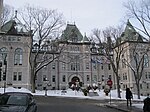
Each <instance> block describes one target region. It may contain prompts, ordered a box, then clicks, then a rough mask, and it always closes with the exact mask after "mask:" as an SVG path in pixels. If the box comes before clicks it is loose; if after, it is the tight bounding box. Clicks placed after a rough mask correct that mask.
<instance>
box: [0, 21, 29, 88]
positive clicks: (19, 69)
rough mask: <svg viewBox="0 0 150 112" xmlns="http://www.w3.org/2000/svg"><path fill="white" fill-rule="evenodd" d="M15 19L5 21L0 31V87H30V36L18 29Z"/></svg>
mask: <svg viewBox="0 0 150 112" xmlns="http://www.w3.org/2000/svg"><path fill="white" fill-rule="evenodd" d="M14 24H15V25H14ZM18 29H20V26H19V27H18V26H17V25H16V21H15V20H11V21H9V22H7V23H6V24H5V25H4V26H2V29H1V31H0V62H1V63H2V67H1V72H0V87H3V86H4V84H6V87H8V86H12V87H15V88H21V87H24V88H27V89H30V87H31V84H30V65H29V54H30V48H29V45H30V44H31V38H30V36H29V35H28V34H27V32H22V31H23V30H21V31H19V30H18Z"/></svg>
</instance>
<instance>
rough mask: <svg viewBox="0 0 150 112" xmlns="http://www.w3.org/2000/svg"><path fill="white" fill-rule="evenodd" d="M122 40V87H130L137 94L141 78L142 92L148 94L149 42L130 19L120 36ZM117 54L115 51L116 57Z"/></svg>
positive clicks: (149, 84) (120, 71)
mask: <svg viewBox="0 0 150 112" xmlns="http://www.w3.org/2000/svg"><path fill="white" fill-rule="evenodd" d="M120 42H121V43H120V45H118V46H119V47H123V51H122V54H121V58H120V66H119V76H120V87H121V89H122V90H125V89H126V88H127V87H128V88H130V89H131V90H132V91H133V93H136V94H137V86H136V81H137V80H138V79H140V81H139V89H140V94H141V95H147V94H148V93H149V88H150V72H149V70H150V65H149V64H150V63H149V59H150V50H149V45H150V44H149V42H148V41H144V38H143V36H142V35H140V34H139V33H138V32H137V31H136V30H135V29H134V27H133V26H132V25H131V23H130V22H129V21H128V22H127V25H126V27H125V30H124V32H123V33H122V35H121V37H120ZM115 55H116V54H115V53H114V57H115ZM142 70H143V71H142ZM134 72H135V74H136V75H135V74H134ZM140 73H141V74H140ZM114 79H115V78H114ZM114 82H115V83H116V81H114Z"/></svg>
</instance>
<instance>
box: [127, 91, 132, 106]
mask: <svg viewBox="0 0 150 112" xmlns="http://www.w3.org/2000/svg"><path fill="white" fill-rule="evenodd" d="M132 98H133V95H132V92H131V91H130V89H129V88H127V89H126V99H127V106H129V103H130V106H131V105H132V103H131V99H132Z"/></svg>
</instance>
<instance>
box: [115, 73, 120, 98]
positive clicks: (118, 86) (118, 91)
mask: <svg viewBox="0 0 150 112" xmlns="http://www.w3.org/2000/svg"><path fill="white" fill-rule="evenodd" d="M116 79H117V93H118V98H121V94H120V82H119V77H118V76H117V75H116Z"/></svg>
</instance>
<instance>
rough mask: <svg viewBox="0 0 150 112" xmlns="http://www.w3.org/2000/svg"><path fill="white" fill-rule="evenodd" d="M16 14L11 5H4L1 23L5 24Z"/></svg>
mask: <svg viewBox="0 0 150 112" xmlns="http://www.w3.org/2000/svg"><path fill="white" fill-rule="evenodd" d="M13 16H14V8H13V7H12V6H9V5H4V8H3V13H2V16H1V20H2V21H1V22H2V23H1V25H4V24H5V23H6V22H7V21H9V20H10V19H11V18H13Z"/></svg>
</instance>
